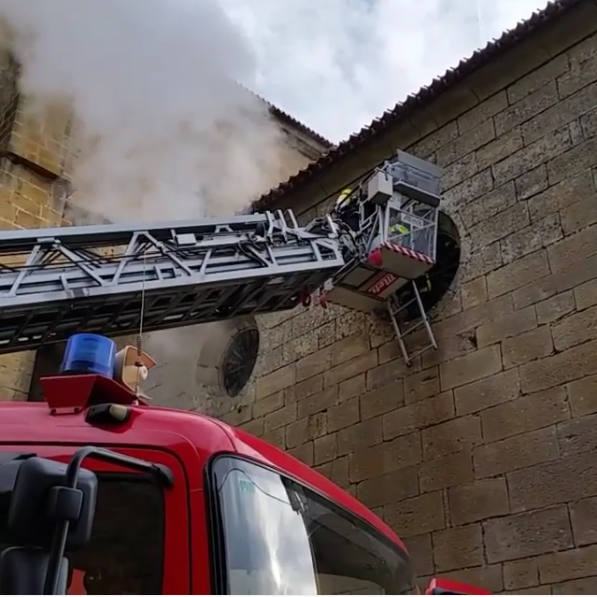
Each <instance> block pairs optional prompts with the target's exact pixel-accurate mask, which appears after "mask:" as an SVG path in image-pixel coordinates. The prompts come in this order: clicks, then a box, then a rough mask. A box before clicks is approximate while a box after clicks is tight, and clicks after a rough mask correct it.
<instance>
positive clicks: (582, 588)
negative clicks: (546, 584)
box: [552, 576, 597, 595]
mask: <svg viewBox="0 0 597 597" xmlns="http://www.w3.org/2000/svg"><path fill="white" fill-rule="evenodd" d="M552 591H553V594H554V595H595V594H596V593H597V576H587V577H585V578H576V579H574V580H569V581H567V582H562V583H557V584H554V585H553V587H552Z"/></svg>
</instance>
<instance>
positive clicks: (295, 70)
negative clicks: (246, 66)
mask: <svg viewBox="0 0 597 597" xmlns="http://www.w3.org/2000/svg"><path fill="white" fill-rule="evenodd" d="M218 1H219V2H220V4H221V6H222V7H223V9H224V11H225V13H226V14H227V15H228V17H229V18H230V19H231V20H232V22H233V23H234V24H235V25H236V26H237V27H238V29H239V32H240V34H241V35H242V36H243V37H244V38H245V42H246V44H247V46H248V48H249V51H250V52H251V53H252V58H253V60H254V61H255V65H256V67H255V69H254V74H253V78H252V80H250V81H246V82H245V83H246V84H247V86H249V87H250V88H251V89H253V90H254V91H256V92H257V93H259V94H260V95H262V96H263V97H265V98H266V99H267V100H268V101H270V102H272V103H273V104H275V105H276V106H278V107H279V108H281V109H282V110H284V111H286V112H288V113H289V114H290V115H292V116H294V117H295V118H297V119H298V120H300V121H301V122H303V123H304V124H306V125H307V126H309V127H311V128H313V129H314V130H315V131H317V132H318V133H320V134H321V135H323V136H324V137H326V138H328V139H329V140H330V141H332V142H334V143H337V142H340V141H342V140H343V139H345V138H347V137H348V136H350V134H352V133H354V132H356V131H357V130H359V129H360V128H361V127H362V126H364V125H366V124H368V123H370V122H371V121H372V120H373V118H375V117H377V116H380V115H381V114H382V113H383V111H384V110H386V109H389V108H391V107H393V106H394V105H395V104H396V103H397V102H399V101H402V100H403V99H404V98H405V97H406V96H407V95H408V94H409V93H414V92H416V91H417V90H418V89H419V88H420V87H422V86H423V85H427V84H429V83H430V82H431V81H432V80H433V78H435V77H437V76H440V75H442V74H443V73H444V72H445V71H446V69H448V68H450V67H453V66H455V65H457V64H458V62H459V61H460V60H461V59H463V58H467V57H468V56H470V55H471V54H472V53H473V52H474V51H475V49H477V48H479V47H481V46H484V45H485V43H487V42H488V41H490V40H491V39H493V38H496V37H499V36H500V34H501V33H502V32H503V31H505V30H506V29H510V28H512V27H514V26H515V25H516V24H517V23H518V22H519V21H521V20H524V19H526V18H528V17H529V16H530V15H531V14H532V12H533V11H535V10H538V9H542V8H544V7H545V5H546V4H547V2H546V1H545V0H418V1H417V0H218Z"/></svg>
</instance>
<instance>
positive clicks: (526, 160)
mask: <svg viewBox="0 0 597 597" xmlns="http://www.w3.org/2000/svg"><path fill="white" fill-rule="evenodd" d="M570 147H572V139H571V137H570V128H569V126H565V127H562V128H559V129H556V130H555V131H551V132H549V133H548V134H547V135H545V136H544V137H542V138H541V139H538V140H537V141H535V142H534V143H531V144H530V145H526V146H525V147H523V148H522V149H519V150H518V151H516V152H515V153H513V154H512V155H509V156H508V157H507V158H504V159H503V160H501V161H499V162H497V163H496V164H494V165H493V166H492V167H491V169H492V171H493V178H494V184H495V185H496V186H499V185H502V184H504V183H506V182H508V181H509V180H512V179H514V178H518V177H519V176H520V175H521V174H523V173H525V172H528V171H529V170H532V169H533V168H536V167H537V166H539V165H540V164H543V163H545V162H548V165H547V174H548V180H549V181H550V184H554V183H555V182H558V181H559V180H561V178H560V179H557V180H555V179H553V178H552V175H551V172H550V163H551V162H549V160H551V161H553V162H554V166H552V167H555V168H556V170H557V171H560V169H561V164H562V163H563V162H565V161H566V160H563V159H561V161H558V162H556V160H559V159H560V158H563V156H564V155H565V153H564V152H567V153H571V152H570V151H567V150H569V149H570Z"/></svg>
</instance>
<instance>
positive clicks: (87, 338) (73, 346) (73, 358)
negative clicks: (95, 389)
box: [60, 334, 116, 377]
mask: <svg viewBox="0 0 597 597" xmlns="http://www.w3.org/2000/svg"><path fill="white" fill-rule="evenodd" d="M115 355H116V344H115V343H114V341H112V340H110V338H106V337H105V336H100V335H99V334H74V335H73V336H71V337H70V338H69V339H68V342H67V343H66V349H65V351H64V356H63V358H62V365H61V366H60V372H61V373H96V374H97V375H104V376H105V377H113V376H114V357H115Z"/></svg>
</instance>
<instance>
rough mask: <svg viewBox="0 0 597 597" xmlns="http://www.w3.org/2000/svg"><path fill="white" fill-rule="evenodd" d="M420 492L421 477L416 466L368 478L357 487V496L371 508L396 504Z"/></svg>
mask: <svg viewBox="0 0 597 597" xmlns="http://www.w3.org/2000/svg"><path fill="white" fill-rule="evenodd" d="M418 494H419V479H418V476H417V467H414V466H411V467H406V468H401V469H399V470H396V471H392V472H391V473H387V474H385V475H381V476H379V477H374V478H372V479H366V480H365V481H361V482H360V483H359V484H358V487H357V497H358V498H359V500H361V501H362V502H363V503H365V504H366V505H367V506H368V507H369V508H374V507H376V506H385V505H386V504H395V503H396V502H400V501H401V500H404V499H406V498H410V497H413V496H415V495H418Z"/></svg>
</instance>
